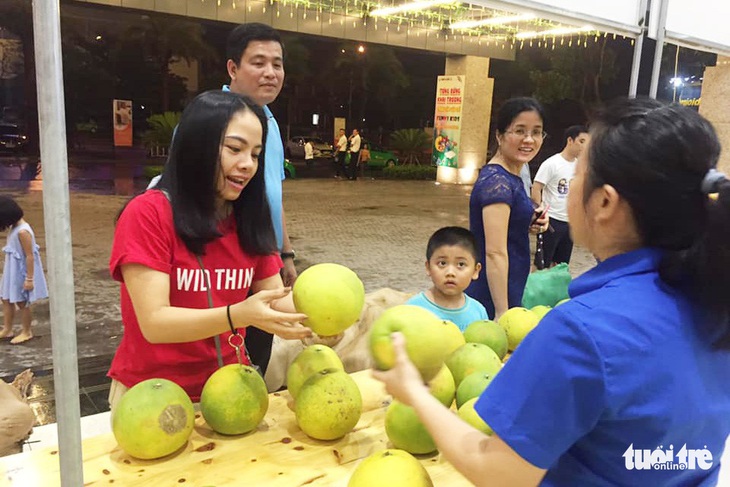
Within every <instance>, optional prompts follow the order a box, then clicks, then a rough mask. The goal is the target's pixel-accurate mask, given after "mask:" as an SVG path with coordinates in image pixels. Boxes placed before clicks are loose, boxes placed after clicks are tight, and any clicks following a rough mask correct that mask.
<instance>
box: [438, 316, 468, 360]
mask: <svg viewBox="0 0 730 487" xmlns="http://www.w3.org/2000/svg"><path fill="white" fill-rule="evenodd" d="M441 323H442V324H443V325H444V330H445V331H446V338H445V345H444V346H445V347H446V349H447V352H446V356H447V357H448V356H449V355H451V352H453V351H454V350H456V349H457V348H459V347H460V346H462V345H463V344H465V343H466V340H465V339H464V334H463V333H462V332H461V330H460V329H459V327H458V326H457V325H456V323H454V322H453V321H449V320H442V321H441Z"/></svg>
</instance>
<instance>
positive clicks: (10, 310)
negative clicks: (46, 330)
mask: <svg viewBox="0 0 730 487" xmlns="http://www.w3.org/2000/svg"><path fill="white" fill-rule="evenodd" d="M5 230H8V239H7V243H6V245H5V247H3V252H5V266H4V267H3V275H2V279H0V298H2V301H3V329H2V331H0V338H11V337H12V340H11V341H10V343H12V344H14V345H15V344H18V343H23V342H26V341H28V340H30V339H31V338H33V332H32V331H31V329H30V325H31V322H32V320H33V316H32V314H31V311H30V305H31V303H33V302H34V301H37V300H39V299H44V298H47V297H48V287H47V286H46V277H45V276H44V275H43V265H42V264H41V256H40V253H39V248H40V247H38V245H37V244H36V242H35V234H34V233H33V229H32V228H31V227H30V225H28V223H27V222H26V221H25V220H24V219H23V210H22V209H21V208H20V206H18V203H16V202H15V200H13V199H12V198H9V197H7V196H0V231H5ZM16 308H17V309H18V310H19V311H20V319H21V323H22V327H23V329H22V331H21V332H20V334H19V335H17V336H15V337H13V319H14V318H15V310H16Z"/></svg>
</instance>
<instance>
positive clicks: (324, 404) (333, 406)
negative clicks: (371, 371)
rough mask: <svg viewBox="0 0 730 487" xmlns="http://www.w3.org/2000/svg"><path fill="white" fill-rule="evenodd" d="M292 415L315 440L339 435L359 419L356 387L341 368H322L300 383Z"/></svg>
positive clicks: (358, 396)
mask: <svg viewBox="0 0 730 487" xmlns="http://www.w3.org/2000/svg"><path fill="white" fill-rule="evenodd" d="M294 414H295V415H296V419H297V424H298V425H299V427H300V428H301V429H302V431H304V433H305V434H306V435H307V436H309V437H311V438H314V439H316V440H335V439H337V438H342V437H343V436H345V435H346V434H347V433H349V432H350V431H352V429H353V428H354V427H355V425H356V424H357V422H358V421H359V420H360V415H361V414H362V396H361V395H360V388H359V387H358V386H357V384H356V383H355V381H354V380H353V379H352V377H350V376H349V375H348V374H347V373H346V372H344V371H342V370H339V369H325V370H322V371H320V372H317V373H316V374H314V375H312V376H311V377H309V379H307V380H306V381H304V384H302V387H301V389H299V394H298V395H297V400H296V404H295V408H294Z"/></svg>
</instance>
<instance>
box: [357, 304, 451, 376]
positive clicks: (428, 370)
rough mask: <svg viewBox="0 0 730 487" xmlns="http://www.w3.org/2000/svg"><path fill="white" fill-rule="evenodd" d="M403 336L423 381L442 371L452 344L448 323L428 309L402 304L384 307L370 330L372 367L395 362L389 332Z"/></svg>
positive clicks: (383, 366)
mask: <svg viewBox="0 0 730 487" xmlns="http://www.w3.org/2000/svg"><path fill="white" fill-rule="evenodd" d="M396 331H399V332H401V333H403V335H405V338H406V351H407V352H408V357H410V359H411V361H412V362H413V364H414V365H415V366H416V368H417V369H418V371H419V372H420V373H421V377H422V378H423V380H424V381H425V382H428V381H429V380H431V379H433V377H434V376H435V375H436V374H437V373H438V372H439V370H441V366H442V365H443V364H444V359H445V358H446V357H447V356H448V354H449V347H451V346H453V344H452V343H450V342H449V341H448V340H447V334H448V331H447V326H445V325H444V322H443V321H442V320H440V319H439V318H437V317H436V315H434V314H433V313H431V312H430V311H428V310H426V309H423V308H420V307H418V306H412V305H407V304H402V305H398V306H393V307H392V308H388V309H387V310H385V311H384V312H383V313H382V314H381V315H380V316H379V317H378V319H377V320H375V322H374V323H373V326H372V328H371V330H370V353H371V354H372V356H373V360H374V361H375V367H376V368H378V369H380V370H388V369H390V368H391V367H393V365H394V364H395V351H394V350H393V343H392V341H391V336H390V335H391V334H392V333H393V332H396Z"/></svg>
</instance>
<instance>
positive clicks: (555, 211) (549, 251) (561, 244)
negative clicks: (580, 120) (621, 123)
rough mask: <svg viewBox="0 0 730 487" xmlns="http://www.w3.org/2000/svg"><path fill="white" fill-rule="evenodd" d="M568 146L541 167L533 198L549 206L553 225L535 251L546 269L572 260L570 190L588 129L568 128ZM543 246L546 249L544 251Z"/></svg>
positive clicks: (540, 203)
mask: <svg viewBox="0 0 730 487" xmlns="http://www.w3.org/2000/svg"><path fill="white" fill-rule="evenodd" d="M564 138H565V147H564V148H563V150H562V151H561V152H560V153H558V154H555V155H554V156H552V157H549V158H548V159H546V160H545V161H544V162H543V163H542V165H541V166H540V169H538V170H537V174H536V175H535V181H534V183H533V186H532V192H531V196H532V200H533V201H534V202H535V203H536V204H537V205H538V207H542V208H545V207H548V205H549V207H548V217H549V218H550V228H549V229H548V231H546V232H545V233H543V234H542V246H541V247H542V249H540V246H538V250H537V252H536V253H535V267H537V268H538V269H545V268H548V267H552V266H554V265H556V264H560V263H561V262H565V263H570V255H571V253H572V252H573V240H572V239H571V238H570V227H569V225H568V208H567V203H568V191H569V190H570V181H571V180H572V179H573V176H574V175H575V162H576V159H578V156H579V155H580V153H581V151H582V150H583V147H584V146H585V145H586V143H587V142H588V139H589V135H588V129H587V128H586V127H585V126H583V125H573V126H572V127H568V129H567V130H566V131H565V137H564ZM540 250H542V253H541V252H540Z"/></svg>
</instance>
